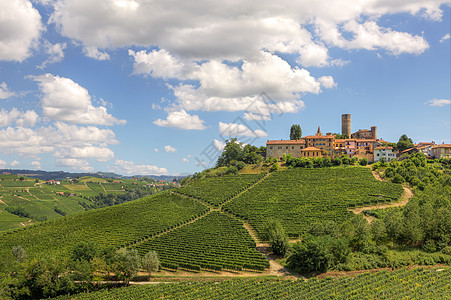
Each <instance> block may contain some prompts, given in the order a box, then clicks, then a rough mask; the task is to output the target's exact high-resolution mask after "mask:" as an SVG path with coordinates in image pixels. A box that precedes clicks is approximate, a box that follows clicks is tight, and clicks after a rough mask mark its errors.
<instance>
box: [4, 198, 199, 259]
mask: <svg viewBox="0 0 451 300" xmlns="http://www.w3.org/2000/svg"><path fill="white" fill-rule="evenodd" d="M207 211H208V209H207V207H205V206H204V205H202V204H200V203H198V202H197V201H195V200H191V199H187V198H185V197H181V196H176V195H168V194H166V193H161V194H157V195H153V196H149V197H145V198H142V199H139V200H136V201H132V202H128V203H125V204H122V205H117V206H112V207H107V208H104V209H97V210H92V211H88V212H84V213H80V214H75V215H71V216H67V217H64V218H59V219H55V220H51V221H47V222H43V223H40V224H37V225H33V226H29V227H25V228H23V229H17V230H12V231H6V232H2V233H0V240H1V241H2V243H1V244H0V254H2V255H4V254H5V253H10V251H11V248H12V247H13V246H17V245H21V246H22V247H23V248H24V249H25V250H26V252H27V253H29V255H31V256H49V255H51V256H60V255H61V256H63V255H65V254H67V252H68V251H69V250H70V249H71V248H72V247H73V246H74V245H75V244H77V243H78V242H79V241H85V242H89V241H92V242H94V243H96V244H97V245H98V246H99V247H100V248H103V247H106V246H114V247H116V248H119V247H122V246H126V245H127V244H130V243H132V242H135V241H138V240H141V239H144V238H149V237H150V236H152V235H155V234H159V233H162V232H164V231H165V230H167V229H169V228H171V227H175V226H178V225H181V224H183V223H186V222H189V221H191V220H193V219H195V218H197V217H199V216H201V215H203V214H205V213H206V212H207Z"/></svg>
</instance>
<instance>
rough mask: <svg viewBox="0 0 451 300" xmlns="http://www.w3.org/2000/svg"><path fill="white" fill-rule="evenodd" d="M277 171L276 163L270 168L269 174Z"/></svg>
mask: <svg viewBox="0 0 451 300" xmlns="http://www.w3.org/2000/svg"><path fill="white" fill-rule="evenodd" d="M277 170H279V165H278V164H277V163H274V164H273V165H272V166H271V168H269V172H275V171H277Z"/></svg>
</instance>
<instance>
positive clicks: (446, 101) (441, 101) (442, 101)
mask: <svg viewBox="0 0 451 300" xmlns="http://www.w3.org/2000/svg"><path fill="white" fill-rule="evenodd" d="M424 104H427V105H429V106H445V105H450V104H451V100H449V99H432V100H429V101H427V102H425V103H424Z"/></svg>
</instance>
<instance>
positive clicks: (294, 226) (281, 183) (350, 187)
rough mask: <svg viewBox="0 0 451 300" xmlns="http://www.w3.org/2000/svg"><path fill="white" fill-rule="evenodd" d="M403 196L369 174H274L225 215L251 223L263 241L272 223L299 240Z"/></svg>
mask: <svg viewBox="0 0 451 300" xmlns="http://www.w3.org/2000/svg"><path fill="white" fill-rule="evenodd" d="M402 192H403V188H402V186H401V185H398V184H393V183H390V182H381V181H377V180H376V179H375V178H374V177H373V175H372V174H371V171H370V170H369V169H365V168H359V167H352V168H324V169H291V170H286V171H281V172H276V173H273V174H272V175H271V176H269V177H268V178H266V179H265V180H263V181H262V182H261V183H260V184H258V185H257V186H255V187H253V188H252V189H251V190H249V191H248V192H246V193H244V194H242V195H240V196H239V197H237V198H236V199H233V200H232V201H231V202H229V203H227V204H226V205H225V206H224V210H226V211H229V212H231V213H233V214H235V215H236V216H238V217H240V218H242V219H244V220H246V221H247V222H249V224H250V225H251V226H252V227H253V228H254V229H255V230H256V231H257V233H258V235H259V236H260V237H261V235H262V230H263V227H264V223H265V222H266V220H267V219H268V218H275V219H279V220H280V221H281V223H282V224H283V226H284V227H285V230H286V232H287V234H288V235H289V236H291V237H298V236H299V235H300V234H302V233H303V232H304V230H305V229H306V227H307V225H308V224H310V223H311V222H315V221H320V220H335V221H337V222H341V221H343V220H345V219H346V218H348V217H349V215H350V212H348V211H347V208H348V207H356V206H364V205H370V204H371V205H374V204H383V203H387V202H391V201H396V200H398V199H399V197H400V196H401V194H402Z"/></svg>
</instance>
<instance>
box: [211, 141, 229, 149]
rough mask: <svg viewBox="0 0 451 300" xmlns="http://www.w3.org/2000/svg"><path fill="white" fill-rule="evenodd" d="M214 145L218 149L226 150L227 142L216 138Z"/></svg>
mask: <svg viewBox="0 0 451 300" xmlns="http://www.w3.org/2000/svg"><path fill="white" fill-rule="evenodd" d="M213 145H214V146H215V148H216V150H218V151H222V150H224V148H225V145H226V144H225V143H224V142H221V141H219V140H217V139H214V140H213Z"/></svg>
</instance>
